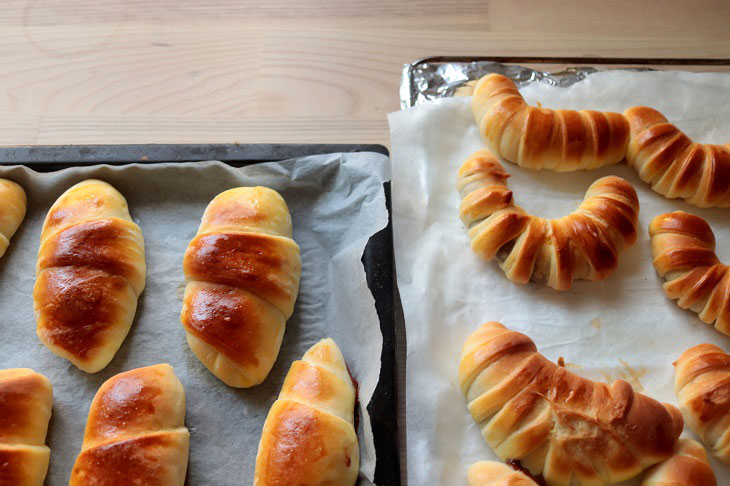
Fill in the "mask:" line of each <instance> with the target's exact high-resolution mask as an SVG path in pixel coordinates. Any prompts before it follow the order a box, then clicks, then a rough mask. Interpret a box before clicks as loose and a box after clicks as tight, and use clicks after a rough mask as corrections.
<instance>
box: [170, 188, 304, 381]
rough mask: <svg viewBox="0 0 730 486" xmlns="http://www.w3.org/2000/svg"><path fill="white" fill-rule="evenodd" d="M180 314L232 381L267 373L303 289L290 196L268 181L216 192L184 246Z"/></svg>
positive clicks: (197, 348)
mask: <svg viewBox="0 0 730 486" xmlns="http://www.w3.org/2000/svg"><path fill="white" fill-rule="evenodd" d="M183 270H184V272H185V278H186V279H187V281H188V284H187V286H186V287H185V296H184V298H183V308H182V313H181V317H180V319H181V321H182V324H183V326H184V328H185V331H186V333H187V339H188V344H189V345H190V349H191V350H192V351H193V353H195V355H196V356H197V357H198V359H200V361H201V362H202V363H203V364H204V365H205V367H206V368H208V369H209V370H210V371H211V372H212V373H213V374H214V375H215V376H217V377H218V378H220V379H221V380H222V381H223V382H224V383H225V384H226V385H229V386H232V387H239V388H241V387H250V386H253V385H257V384H259V383H261V382H262V381H264V379H265V378H266V376H268V374H269V371H271V367H272V366H273V365H274V362H275V361H276V358H277V356H278V355H279V348H280V347H281V340H282V337H283V335H284V327H285V325H286V320H287V319H289V317H290V316H291V315H292V312H293V310H294V301H295V300H296V298H297V292H298V291H299V277H300V275H301V261H300V257H299V246H298V245H297V244H296V243H295V242H294V240H293V239H292V224H291V216H290V215H289V209H288V208H287V206H286V202H284V199H283V198H282V197H281V196H280V195H279V193H278V192H276V191H274V190H272V189H268V188H266V187H238V188H236V189H231V190H228V191H225V192H223V193H221V194H219V195H218V196H216V197H215V198H214V199H213V200H212V201H211V202H210V204H209V205H208V207H207V208H206V210H205V213H204V214H203V221H202V223H201V224H200V228H199V229H198V233H197V236H195V238H193V240H192V241H191V242H190V245H189V246H188V249H187V251H186V252H185V257H184V260H183Z"/></svg>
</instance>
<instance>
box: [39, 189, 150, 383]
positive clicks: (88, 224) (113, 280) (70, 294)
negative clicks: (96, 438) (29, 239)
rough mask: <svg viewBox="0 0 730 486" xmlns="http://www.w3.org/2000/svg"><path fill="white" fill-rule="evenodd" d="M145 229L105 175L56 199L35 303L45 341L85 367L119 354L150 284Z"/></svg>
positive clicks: (43, 245) (99, 366) (45, 237)
mask: <svg viewBox="0 0 730 486" xmlns="http://www.w3.org/2000/svg"><path fill="white" fill-rule="evenodd" d="M145 272H146V268H145V260H144V240H143V239H142V230H140V228H139V226H137V225H136V224H134V222H133V221H132V218H131V217H130V215H129V209H128V208H127V201H126V200H125V199H124V196H122V195H121V194H120V193H119V192H118V191H117V190H116V189H114V188H113V187H112V186H110V185H109V184H107V183H106V182H102V181H97V180H86V181H83V182H80V183H78V184H76V185H75V186H73V187H71V188H70V189H69V190H67V191H66V192H64V193H63V194H62V195H61V197H59V198H58V199H57V200H56V202H55V203H54V204H53V206H51V209H50V211H49V212H48V215H47V216H46V220H45V222H44V223H43V229H42V231H41V246H40V249H39V250H38V262H37V264H36V282H35V287H34V288H33V304H34V308H35V312H36V320H37V327H36V333H37V334H38V337H39V338H40V340H41V342H42V343H43V344H45V345H46V347H48V349H50V350H51V351H53V352H54V353H56V354H57V355H59V356H61V357H63V358H66V359H68V360H69V361H71V362H72V363H73V364H75V365H76V366H77V367H78V368H79V369H81V370H83V371H86V372H87V373H95V372H97V371H99V370H101V369H103V368H104V367H105V366H106V365H107V364H109V362H110V361H111V360H112V358H113V357H114V355H115V354H116V352H117V350H118V349H119V347H120V346H121V345H122V342H123V341H124V338H125V337H126V336H127V333H128V332H129V328H130V327H131V326H132V320H133V319H134V313H135V311H136V310H137V298H138V297H139V295H140V294H141V293H142V290H143V289H144V286H145Z"/></svg>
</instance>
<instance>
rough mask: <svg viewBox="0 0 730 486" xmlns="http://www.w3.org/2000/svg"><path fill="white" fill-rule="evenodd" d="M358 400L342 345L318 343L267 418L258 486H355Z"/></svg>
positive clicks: (258, 459)
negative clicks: (355, 424)
mask: <svg viewBox="0 0 730 486" xmlns="http://www.w3.org/2000/svg"><path fill="white" fill-rule="evenodd" d="M355 399H356V389H355V386H354V382H353V380H352V378H351V377H350V373H349V372H348V370H347V365H346V364H345V359H344V358H343V357H342V353H341V352H340V348H338V347H337V344H335V342H334V341H333V340H332V339H323V340H322V341H320V342H319V343H317V344H315V345H314V346H312V347H311V348H310V349H309V351H307V352H306V353H305V354H304V357H303V358H302V360H301V361H295V362H294V363H293V364H292V366H291V368H290V369H289V373H288V374H287V375H286V379H285V380H284V385H283V386H282V388H281V393H280V394H279V398H278V400H276V401H275V402H274V405H272V407H271V410H270V411H269V415H268V416H267V417H266V423H264V430H263V432H262V433H261V442H260V443H259V450H258V454H257V456H256V472H255V475H254V486H301V485H307V486H353V485H354V484H355V481H356V480H357V474H358V470H359V467H360V449H359V447H358V443H357V435H355V428H354V425H353V424H354V411H355Z"/></svg>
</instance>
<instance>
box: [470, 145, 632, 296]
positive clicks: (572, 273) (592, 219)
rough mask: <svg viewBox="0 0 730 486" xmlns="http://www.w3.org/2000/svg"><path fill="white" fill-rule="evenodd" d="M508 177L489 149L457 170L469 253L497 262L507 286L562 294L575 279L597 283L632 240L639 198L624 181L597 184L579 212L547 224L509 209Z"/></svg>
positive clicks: (606, 179) (515, 208)
mask: <svg viewBox="0 0 730 486" xmlns="http://www.w3.org/2000/svg"><path fill="white" fill-rule="evenodd" d="M508 177H509V174H507V173H506V172H505V170H504V167H502V165H501V164H500V163H499V161H498V160H497V158H496V157H495V156H494V155H492V154H491V153H490V152H489V151H488V150H480V151H477V152H475V153H473V154H472V155H470V156H469V158H468V159H467V160H466V162H464V164H463V165H462V166H461V168H460V169H459V177H458V189H459V192H460V193H461V197H462V201H461V206H460V208H459V216H460V217H461V220H462V222H463V223H464V224H465V225H466V226H467V227H468V228H469V238H470V239H471V248H472V249H473V250H474V251H475V252H476V253H477V254H478V255H479V256H481V257H482V258H483V259H484V260H486V261H491V260H492V259H494V258H495V257H496V258H497V259H498V260H499V262H500V267H501V268H502V270H504V273H505V275H506V276H507V278H508V279H510V280H512V281H513V282H515V283H519V284H524V283H527V282H529V281H530V280H532V281H534V282H540V283H545V284H547V285H548V286H550V287H552V288H554V289H556V290H567V289H569V288H570V286H571V284H572V282H573V280H576V279H586V280H602V279H604V278H606V277H608V276H609V275H610V274H611V273H613V272H614V270H616V268H617V267H618V256H619V254H620V253H621V252H622V251H623V250H624V249H626V248H628V247H629V246H631V245H632V244H633V243H634V242H635V241H636V225H637V223H638V213H639V199H638V197H637V196H636V191H635V190H634V188H633V187H632V186H631V184H629V183H628V182H626V181H625V180H624V179H621V178H620V177H615V176H609V177H603V178H601V179H598V180H597V181H595V182H594V183H593V184H591V186H590V187H589V188H588V191H586V194H585V198H584V199H583V202H582V203H581V205H580V206H579V207H578V209H576V210H575V211H573V212H572V213H570V214H568V215H567V216H564V217H562V218H558V219H551V220H548V219H545V218H540V217H537V216H533V215H531V214H528V213H527V212H525V211H524V210H523V209H522V208H521V207H519V206H516V205H515V203H514V199H513V197H512V191H511V190H509V189H508V188H507V178H508Z"/></svg>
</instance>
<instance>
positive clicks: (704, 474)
mask: <svg viewBox="0 0 730 486" xmlns="http://www.w3.org/2000/svg"><path fill="white" fill-rule="evenodd" d="M641 486H717V479H716V478H715V473H714V472H713V471H712V467H710V463H709V462H708V461H707V453H706V452H705V448H704V447H702V446H701V445H700V444H699V443H697V442H696V441H694V440H691V439H680V440H679V446H678V448H677V452H676V454H675V455H673V456H672V457H670V458H669V459H667V460H666V461H664V462H662V463H659V464H657V465H656V466H652V467H651V469H649V470H648V471H647V472H646V476H644V480H643V481H642V482H641Z"/></svg>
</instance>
